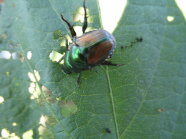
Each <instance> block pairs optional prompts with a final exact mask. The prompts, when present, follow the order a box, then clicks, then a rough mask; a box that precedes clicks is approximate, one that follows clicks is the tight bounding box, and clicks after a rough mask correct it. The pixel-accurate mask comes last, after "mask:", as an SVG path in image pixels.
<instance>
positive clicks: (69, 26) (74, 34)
mask: <svg viewBox="0 0 186 139" xmlns="http://www.w3.org/2000/svg"><path fill="white" fill-rule="evenodd" d="M61 19H62V20H63V21H64V22H65V23H66V24H67V26H68V28H69V30H70V33H71V35H72V37H75V36H76V32H75V30H74V28H73V26H72V25H71V24H70V22H68V21H67V20H66V19H65V18H64V17H63V15H62V14H61Z"/></svg>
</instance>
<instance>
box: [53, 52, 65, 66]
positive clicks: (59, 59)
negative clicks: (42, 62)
mask: <svg viewBox="0 0 186 139" xmlns="http://www.w3.org/2000/svg"><path fill="white" fill-rule="evenodd" d="M64 55H65V53H63V54H61V53H58V52H56V51H52V52H51V53H50V54H49V58H50V60H52V62H60V64H63V63H64V61H63V60H62V57H63V56H64Z"/></svg>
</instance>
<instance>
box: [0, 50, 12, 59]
mask: <svg viewBox="0 0 186 139" xmlns="http://www.w3.org/2000/svg"><path fill="white" fill-rule="evenodd" d="M10 58H11V53H10V52H9V51H1V52H0V59H10Z"/></svg>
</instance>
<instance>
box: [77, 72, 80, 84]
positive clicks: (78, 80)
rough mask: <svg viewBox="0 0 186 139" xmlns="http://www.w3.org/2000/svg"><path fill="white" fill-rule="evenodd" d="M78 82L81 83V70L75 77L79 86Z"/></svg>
mask: <svg viewBox="0 0 186 139" xmlns="http://www.w3.org/2000/svg"><path fill="white" fill-rule="evenodd" d="M80 83H81V72H80V73H79V74H78V78H77V84H78V87H79V86H80Z"/></svg>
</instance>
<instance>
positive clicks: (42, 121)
mask: <svg viewBox="0 0 186 139" xmlns="http://www.w3.org/2000/svg"><path fill="white" fill-rule="evenodd" d="M47 121H48V117H47V116H46V115H41V117H40V120H39V124H41V125H43V126H46V122H47Z"/></svg>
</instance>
